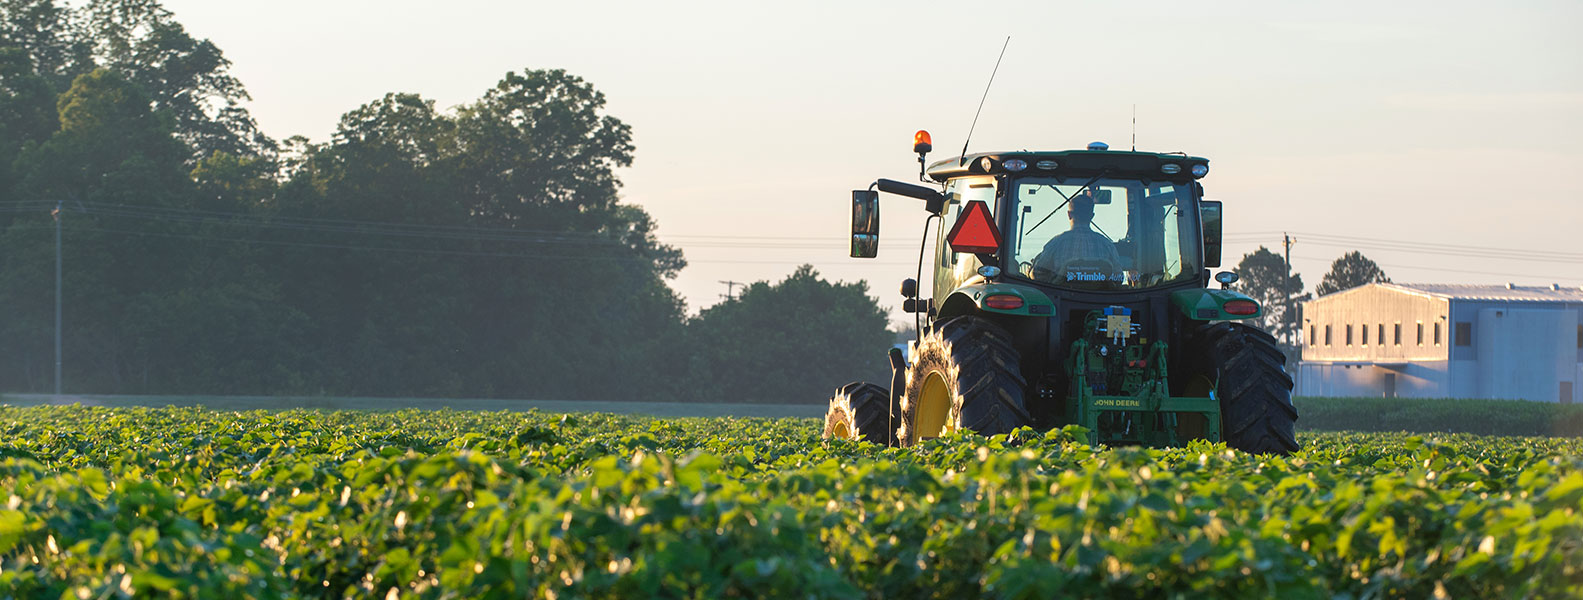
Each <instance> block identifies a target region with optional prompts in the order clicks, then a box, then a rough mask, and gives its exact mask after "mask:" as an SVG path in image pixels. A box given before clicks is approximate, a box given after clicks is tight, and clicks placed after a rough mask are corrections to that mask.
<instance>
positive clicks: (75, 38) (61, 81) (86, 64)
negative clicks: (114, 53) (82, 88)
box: [0, 0, 94, 90]
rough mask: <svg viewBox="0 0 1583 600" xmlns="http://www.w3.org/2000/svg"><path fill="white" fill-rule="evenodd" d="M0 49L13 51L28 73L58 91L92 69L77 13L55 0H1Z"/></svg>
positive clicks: (91, 60)
mask: <svg viewBox="0 0 1583 600" xmlns="http://www.w3.org/2000/svg"><path fill="white" fill-rule="evenodd" d="M0 48H3V49H5V50H9V51H15V52H16V53H17V55H18V56H20V57H21V58H22V60H21V62H22V63H23V64H25V65H26V70H27V71H28V72H30V73H32V74H34V75H37V76H39V77H41V78H43V79H44V81H45V82H46V83H48V84H49V85H50V86H51V87H52V88H57V89H60V90H64V89H65V88H67V87H69V86H70V85H71V81H72V79H74V78H76V76H77V75H80V74H82V73H86V72H88V71H91V70H93V68H94V63H93V57H92V52H93V48H92V45H91V44H90V43H88V41H86V40H85V39H84V36H83V35H82V33H81V31H80V27H78V25H77V19H76V14H75V13H74V12H73V11H72V10H71V9H70V8H68V7H65V6H61V5H60V4H57V3H56V2H55V1H54V0H0Z"/></svg>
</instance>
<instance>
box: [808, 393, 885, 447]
mask: <svg viewBox="0 0 1583 600" xmlns="http://www.w3.org/2000/svg"><path fill="white" fill-rule="evenodd" d="M889 405H890V392H889V391H887V390H886V389H885V388H882V387H880V386H877V385H874V384H872V383H867V382H862V381H854V382H852V383H848V384H846V385H843V386H841V389H839V390H836V393H835V396H833V397H831V398H830V408H829V410H827V411H825V415H824V439H827V440H828V439H830V438H841V439H848V440H867V441H870V442H873V443H875V444H884V445H886V446H895V445H896V419H897V418H899V415H898V414H896V412H897V411H895V410H894V408H893V407H891V406H889Z"/></svg>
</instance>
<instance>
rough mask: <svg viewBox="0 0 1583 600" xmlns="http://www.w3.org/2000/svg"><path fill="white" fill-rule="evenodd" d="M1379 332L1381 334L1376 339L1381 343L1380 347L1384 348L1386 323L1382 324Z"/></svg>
mask: <svg viewBox="0 0 1583 600" xmlns="http://www.w3.org/2000/svg"><path fill="white" fill-rule="evenodd" d="M1377 331H1379V332H1380V335H1379V336H1378V337H1376V338H1375V339H1377V340H1379V341H1380V345H1381V346H1384V345H1385V324H1384V323H1380V328H1379V329H1378V330H1377Z"/></svg>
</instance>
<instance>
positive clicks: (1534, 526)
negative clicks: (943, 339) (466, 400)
mask: <svg viewBox="0 0 1583 600" xmlns="http://www.w3.org/2000/svg"><path fill="white" fill-rule="evenodd" d="M1081 433H1082V432H1080V431H1077V430H1076V429H1073V428H1069V429H1068V430H1056V431H1051V432H1049V433H1046V434H1039V433H1036V432H1033V431H1032V430H1028V429H1021V430H1018V431H1016V432H1013V433H1012V434H1010V435H1004V436H996V437H994V438H982V437H976V436H957V437H949V438H944V439H939V440H933V441H929V442H926V443H925V444H923V445H922V446H921V447H920V448H917V449H905V450H903V449H886V448H881V447H878V446H874V445H871V444H867V443H860V442H856V443H855V442H844V441H835V442H829V443H826V442H822V441H821V440H820V439H819V432H818V429H817V428H816V422H815V421H814V420H812V419H779V420H770V419H734V418H716V419H667V420H661V419H650V418H643V417H625V416H611V415H601V414H576V415H555V414H544V413H538V412H527V413H466V412H454V411H432V412H425V411H400V412H354V411H345V412H314V411H287V412H267V411H254V412H218V411H209V410H203V409H191V408H187V409H178V408H166V409H104V408H85V407H52V408H45V407H39V408H0V502H3V504H0V598H32V597H90V598H94V597H129V596H162V597H181V598H214V597H238V598H240V597H249V598H341V597H372V598H461V597H468V598H472V597H483V598H521V597H561V598H564V597H606V598H633V597H678V598H721V597H764V596H772V597H775V596H785V597H813V598H862V597H905V598H918V597H940V598H960V597H1007V598H1049V597H1057V596H1067V597H1113V598H1160V597H1280V598H1328V597H1353V598H1366V597H1375V598H1395V597H1445V596H1449V597H1478V598H1496V597H1555V596H1575V595H1577V594H1578V593H1580V592H1583V442H1580V441H1578V440H1574V439H1556V438H1491V437H1475V436H1471V435H1441V436H1430V437H1409V436H1407V435H1404V434H1357V433H1327V434H1313V435H1305V436H1304V438H1303V440H1302V441H1303V446H1304V450H1303V451H1301V452H1299V453H1298V454H1296V455H1294V456H1291V457H1285V458H1279V457H1268V456H1250V455H1246V454H1242V453H1239V452H1235V451H1230V450H1227V449H1226V448H1225V447H1224V446H1222V445H1211V444H1205V443H1195V444H1194V445H1192V446H1189V447H1187V448H1180V449H1172V450H1148V449H1138V448H1116V449H1107V448H1098V449H1095V448H1090V447H1088V446H1085V445H1082V444H1080V443H1078V442H1076V441H1074V440H1077V439H1080V438H1081Z"/></svg>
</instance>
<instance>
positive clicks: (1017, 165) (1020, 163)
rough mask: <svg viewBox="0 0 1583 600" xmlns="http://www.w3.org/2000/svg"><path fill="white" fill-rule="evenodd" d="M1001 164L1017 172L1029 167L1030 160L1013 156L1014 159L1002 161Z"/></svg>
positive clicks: (1008, 169)
mask: <svg viewBox="0 0 1583 600" xmlns="http://www.w3.org/2000/svg"><path fill="white" fill-rule="evenodd" d="M1001 166H1003V167H1006V170H1007V171H1011V172H1017V171H1021V170H1023V169H1026V168H1028V162H1027V161H1025V160H1022V159H1020V158H1013V159H1011V160H1008V161H1006V162H1004V163H1001Z"/></svg>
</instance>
